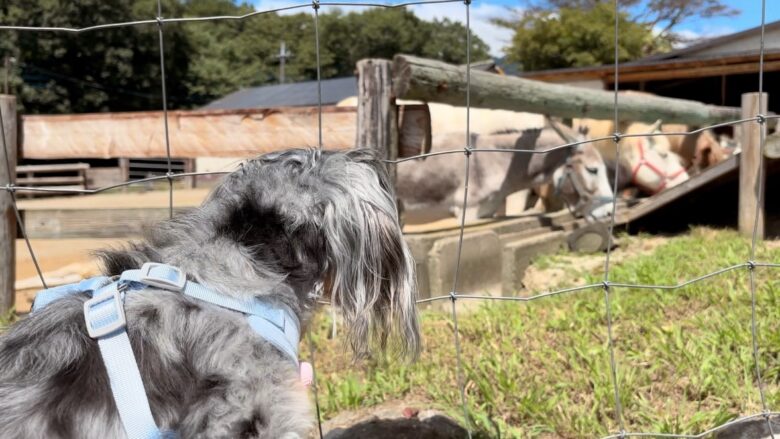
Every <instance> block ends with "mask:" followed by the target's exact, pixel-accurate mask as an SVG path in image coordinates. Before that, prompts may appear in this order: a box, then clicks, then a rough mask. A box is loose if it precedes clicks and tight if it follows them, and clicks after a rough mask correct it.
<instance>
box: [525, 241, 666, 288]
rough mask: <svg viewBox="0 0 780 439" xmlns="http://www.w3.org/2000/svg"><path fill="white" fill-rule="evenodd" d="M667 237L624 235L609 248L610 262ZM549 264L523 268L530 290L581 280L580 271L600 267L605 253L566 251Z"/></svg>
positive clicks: (652, 247)
mask: <svg viewBox="0 0 780 439" xmlns="http://www.w3.org/2000/svg"><path fill="white" fill-rule="evenodd" d="M668 240H669V238H667V237H663V236H650V237H647V236H645V237H641V238H638V237H634V236H624V237H622V238H621V239H620V240H619V241H618V242H617V243H618V247H617V248H615V249H614V250H612V254H611V255H610V263H619V262H621V261H624V260H626V259H630V258H634V257H636V256H641V255H646V254H650V253H652V252H653V250H655V249H656V248H658V246H660V245H663V244H664V243H666V242H667V241H668ZM553 258H554V263H552V264H531V265H530V266H529V267H528V269H527V270H526V272H525V277H524V278H523V284H524V285H525V290H526V291H527V292H529V293H538V292H542V291H549V290H552V289H556V288H558V287H561V286H562V284H563V283H564V282H565V283H566V284H567V285H580V284H583V282H584V279H583V277H582V276H583V275H585V274H586V273H592V272H594V271H597V270H599V271H600V270H602V269H603V267H604V259H605V254H604V253H593V254H576V253H565V254H561V255H556V256H554V257H553Z"/></svg>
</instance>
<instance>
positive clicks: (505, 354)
mask: <svg viewBox="0 0 780 439" xmlns="http://www.w3.org/2000/svg"><path fill="white" fill-rule="evenodd" d="M627 239H629V238H628V237H626V238H623V239H622V241H623V242H625V241H626V240H627ZM631 239H634V238H631ZM749 246H750V243H749V242H748V240H747V239H745V238H742V237H740V236H739V235H738V234H737V233H735V232H727V231H714V230H709V229H695V230H694V231H692V232H691V233H690V234H689V235H687V236H684V237H679V238H673V239H670V240H669V241H668V243H666V244H665V245H662V246H660V247H658V248H657V249H656V250H655V251H654V252H653V253H652V254H648V255H645V256H637V257H634V258H632V259H628V260H624V261H623V262H615V263H613V268H612V269H611V274H610V278H611V279H612V280H613V282H620V283H631V284H634V283H637V284H650V285H674V284H677V283H679V282H682V281H684V280H688V279H693V278H696V277H699V276H702V275H704V274H706V273H709V272H712V271H714V270H716V269H718V268H723V267H728V266H732V265H735V264H741V263H744V261H746V260H747V259H748V257H749V256H748V255H749V251H748V250H749ZM577 258H583V261H584V260H587V259H588V258H592V256H568V257H567V258H566V260H565V261H564V260H563V258H562V257H555V258H548V259H547V260H546V263H547V264H549V265H550V266H552V267H553V268H564V267H567V266H570V265H574V266H583V265H584V264H580V263H579V262H578V260H577ZM556 259H561V261H556ZM756 259H757V260H760V261H777V260H780V246H778V245H777V243H772V245H771V246H769V247H761V248H759V249H758V252H757V256H756ZM598 267H599V268H595V269H592V270H589V271H588V272H587V273H584V275H585V276H584V279H580V280H579V281H577V282H576V284H584V283H599V282H601V281H602V280H603V272H602V271H603V267H601V265H600V264H599V265H598ZM582 275H583V273H576V274H572V275H571V277H569V278H567V279H565V280H564V284H563V285H561V286H562V287H568V286H572V284H571V283H567V282H572V279H574V278H578V277H580V276H582ZM755 275H756V285H757V291H756V298H757V305H758V306H757V310H758V315H757V322H758V328H759V339H758V345H759V350H760V359H761V370H762V372H763V377H764V384H765V391H766V397H767V401H768V404H769V405H770V407H773V406H775V405H776V404H777V403H779V402H780V307H779V306H778V304H780V272H778V270H776V269H774V270H773V269H770V268H758V269H756V272H755ZM610 300H611V310H612V319H613V320H612V322H613V325H612V330H613V332H612V333H613V339H614V342H615V359H616V364H617V374H618V382H619V388H620V399H621V403H622V407H623V417H624V421H625V424H626V428H627V430H629V431H646V432H659V433H677V434H693V433H698V432H701V431H704V430H706V429H708V428H711V427H714V426H716V425H721V424H723V423H724V422H726V421H728V420H732V419H735V418H736V417H738V416H740V415H747V414H753V413H760V412H761V402H760V399H759V397H758V391H757V390H756V381H755V369H754V364H753V355H752V348H751V346H752V340H751V332H750V316H751V295H750V289H749V279H748V271H747V269H746V268H739V269H736V270H734V271H731V272H727V273H724V274H721V275H720V276H717V277H713V278H711V279H707V280H705V281H702V282H698V283H694V284H691V285H689V286H687V287H685V288H681V289H678V290H660V289H659V290H652V289H630V288H615V289H613V290H612V292H611V294H610ZM468 303H469V302H459V305H458V306H459V311H458V312H459V318H458V323H459V333H460V337H461V350H462V359H463V365H464V368H465V370H464V373H465V377H466V397H467V400H468V406H469V411H470V417H471V419H472V422H473V423H474V425H475V428H476V430H477V432H476V433H477V435H476V436H477V437H480V436H481V437H561V438H580V437H602V436H605V435H607V434H609V433H614V432H615V431H617V430H618V426H617V425H616V422H615V419H616V418H615V411H614V391H613V384H612V372H611V369H610V360H609V350H608V344H607V337H606V334H607V328H606V317H605V302H604V293H603V291H602V290H601V289H593V290H588V291H580V292H576V293H571V294H566V295H560V296H554V297H549V298H544V299H540V300H538V301H534V302H530V303H504V302H500V303H485V304H483V305H482V306H480V307H479V308H476V307H469V306H468ZM475 308H476V309H475ZM451 322H452V319H451V315H450V313H449V312H448V311H446V310H443V311H436V310H429V311H427V312H425V313H424V314H423V316H422V328H423V334H424V352H423V353H422V355H421V358H420V360H419V361H418V362H417V363H416V364H413V365H408V364H403V363H400V362H396V361H392V360H386V359H375V360H372V361H368V362H367V363H365V364H361V365H359V366H358V365H354V364H351V363H350V361H349V359H348V358H346V356H344V355H342V354H341V353H340V352H341V350H340V347H341V345H340V343H339V342H338V341H337V340H328V339H327V336H326V335H325V334H327V332H328V330H329V325H328V322H327V321H326V320H325V319H320V320H319V321H318V322H317V324H315V326H314V334H313V341H314V343H315V345H316V346H317V348H318V349H317V350H318V353H317V376H318V380H319V383H320V389H321V390H320V394H319V397H320V400H319V401H320V406H321V408H322V409H323V416H324V417H325V418H330V417H332V416H334V415H335V414H336V413H337V412H339V411H341V410H345V409H357V408H366V407H370V406H373V405H376V404H379V403H381V402H384V401H397V400H401V401H403V402H402V403H401V404H402V406H410V405H411V406H415V407H418V408H421V409H422V408H428V407H433V408H439V409H442V410H444V411H446V412H448V413H449V414H450V415H451V416H454V417H456V418H458V419H461V420H462V419H463V417H462V410H461V407H460V393H459V389H458V386H457V377H456V360H455V352H454V347H453V344H452V343H453V339H452V331H453V328H452V324H451Z"/></svg>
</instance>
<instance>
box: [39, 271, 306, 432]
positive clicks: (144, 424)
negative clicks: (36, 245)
mask: <svg viewBox="0 0 780 439" xmlns="http://www.w3.org/2000/svg"><path fill="white" fill-rule="evenodd" d="M149 286H151V287H156V288H161V289H163V290H168V291H175V292H181V293H184V294H185V295H187V296H190V297H193V298H195V299H198V300H202V301H204V302H209V303H212V304H214V305H217V306H220V307H222V308H227V309H230V310H233V311H238V312H240V313H243V314H245V315H246V318H247V323H249V326H251V327H252V329H253V330H254V331H255V332H256V333H257V334H258V335H260V336H261V337H263V338H264V339H265V340H266V341H268V342H269V343H271V344H273V345H274V346H276V347H277V348H278V349H279V350H280V351H282V352H283V353H285V354H286V355H287V356H288V357H290V359H291V360H292V361H293V362H294V363H295V365H296V367H297V366H298V341H299V339H300V338H299V336H300V324H299V322H298V319H297V318H296V317H295V315H294V314H293V313H292V312H291V311H290V310H289V309H287V308H286V307H281V306H274V305H270V304H268V303H265V302H262V301H260V300H256V299H254V300H248V301H245V300H241V299H237V298H235V297H230V296H225V295H222V294H219V293H216V292H214V291H212V290H210V289H208V288H206V287H204V286H203V285H199V284H197V283H195V282H188V281H187V276H186V275H185V274H184V273H183V272H182V271H181V270H180V269H178V268H176V267H172V266H170V265H165V264H158V263H153V262H148V263H146V264H144V265H143V267H141V269H140V270H127V271H125V272H124V273H122V275H121V276H120V277H119V279H116V280H115V278H108V277H105V276H102V277H94V278H91V279H86V280H83V281H81V282H78V283H75V284H70V285H63V286H60V287H56V288H50V289H48V290H43V291H40V292H39V293H38V294H37V295H36V297H35V302H34V303H33V307H32V311H33V312H36V311H39V310H40V309H42V308H44V307H45V306H47V305H49V304H51V303H52V302H54V301H55V300H57V299H60V298H63V297H66V296H69V295H73V294H79V293H87V294H89V295H90V296H92V298H91V299H89V300H87V301H86V302H84V319H85V320H86V324H87V332H88V333H89V336H90V337H92V338H95V339H97V341H98V346H99V347H100V354H101V355H102V356H103V363H104V364H105V366H106V371H107V372H108V378H109V381H110V383H111V392H112V393H113V395H114V401H115V402H116V407H117V410H118V411H119V417H120V419H121V420H122V425H123V426H124V428H125V432H126V433H127V437H128V439H152V438H169V437H176V434H175V433H173V432H161V431H160V429H159V428H157V424H155V422H154V418H153V417H152V411H151V409H150V407H149V400H148V399H147V397H146V391H145V389H144V384H143V382H142V381H141V374H140V372H139V371H138V364H137V363H136V361H135V355H133V350H132V348H131V346H130V338H129V337H128V336H127V319H126V318H125V310H124V299H125V296H126V295H127V294H129V293H132V292H134V291H143V290H144V289H145V288H146V287H149ZM131 324H132V323H131Z"/></svg>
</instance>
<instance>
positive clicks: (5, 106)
mask: <svg viewBox="0 0 780 439" xmlns="http://www.w3.org/2000/svg"><path fill="white" fill-rule="evenodd" d="M0 112H2V123H3V132H4V133H5V143H4V144H5V146H6V147H7V148H8V162H6V154H5V152H3V151H2V148H3V144H0V186H5V185H6V184H8V183H14V182H15V181H16V98H15V97H14V96H8V95H0ZM1 141H2V140H1V139H0V142H1ZM8 169H11V175H8ZM15 270H16V213H15V212H14V207H13V199H12V197H11V194H10V193H8V192H7V191H5V190H3V191H0V315H3V316H4V315H5V314H6V313H7V312H8V311H9V310H11V309H13V307H14V283H15V281H16V273H15Z"/></svg>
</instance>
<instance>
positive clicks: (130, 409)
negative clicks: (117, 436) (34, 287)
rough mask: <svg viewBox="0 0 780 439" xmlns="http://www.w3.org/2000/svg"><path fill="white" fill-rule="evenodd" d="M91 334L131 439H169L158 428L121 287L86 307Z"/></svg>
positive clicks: (100, 294) (108, 290)
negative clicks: (137, 358)
mask: <svg viewBox="0 0 780 439" xmlns="http://www.w3.org/2000/svg"><path fill="white" fill-rule="evenodd" d="M84 317H85V319H86V323H87V331H88V332H89V335H90V336H91V337H93V338H97V339H98V346H99V347H100V355H101V356H102V357H103V364H104V365H105V366H106V372H107V373H108V380H109V382H110V383H111V393H112V394H113V395H114V402H115V403H116V409H117V412H119V418H120V419H121V421H122V426H123V427H124V429H125V433H126V434H127V437H128V439H147V438H149V439H152V438H162V437H165V436H164V435H163V434H162V433H161V432H160V430H159V429H158V428H157V424H156V423H155V422H154V417H152V409H151V408H150V407H149V399H148V398H147V397H146V390H145V389H144V383H143V380H142V379H141V373H140V371H139V370H138V364H137V363H136V360H135V355H133V349H132V346H131V345H130V338H129V337H128V336H127V320H126V318H125V311H124V292H122V291H120V288H119V287H118V284H117V283H112V284H111V285H108V286H106V287H104V288H103V289H101V290H100V291H99V292H98V294H97V295H96V296H95V297H93V298H92V299H90V300H88V301H86V302H85V303H84Z"/></svg>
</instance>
